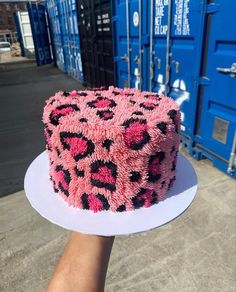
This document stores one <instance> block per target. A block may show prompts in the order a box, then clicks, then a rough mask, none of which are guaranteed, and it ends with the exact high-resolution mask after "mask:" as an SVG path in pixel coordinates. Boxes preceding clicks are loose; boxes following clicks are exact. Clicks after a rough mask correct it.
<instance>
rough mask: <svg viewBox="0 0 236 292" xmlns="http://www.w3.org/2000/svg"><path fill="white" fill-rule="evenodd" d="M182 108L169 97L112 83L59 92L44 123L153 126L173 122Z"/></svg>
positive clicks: (49, 102) (103, 127) (107, 126)
mask: <svg viewBox="0 0 236 292" xmlns="http://www.w3.org/2000/svg"><path fill="white" fill-rule="evenodd" d="M178 110H179V108H178V105H177V104H176V102H175V101H174V100H173V99H172V98H169V97H167V96H164V95H160V94H157V93H153V92H145V91H143V92H141V91H139V90H137V89H128V88H125V89H120V88H115V87H113V86H110V87H109V88H108V89H107V90H104V89H103V88H97V89H92V90H82V91H76V90H73V91H70V92H62V91H59V92H57V93H56V94H55V96H52V97H50V98H49V99H48V100H47V101H46V106H45V108H44V115H43V122H44V124H46V125H47V126H49V125H50V126H51V127H54V126H55V127H57V126H60V125H62V124H63V125H66V124H67V125H72V124H73V123H75V122H76V124H77V125H80V126H81V127H92V128H96V129H98V128H99V129H113V128H117V127H118V128H127V127H129V126H130V124H134V125H135V124H136V126H135V127H138V125H137V122H139V127H142V124H143V125H144V124H147V123H148V126H149V127H151V128H152V127H156V125H157V124H158V123H165V124H171V122H172V120H171V119H173V117H174V116H175V115H176V112H177V111H178Z"/></svg>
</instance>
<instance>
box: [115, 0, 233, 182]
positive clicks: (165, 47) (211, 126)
mask: <svg viewBox="0 0 236 292" xmlns="http://www.w3.org/2000/svg"><path fill="white" fill-rule="evenodd" d="M215 2H216V3H215ZM140 3H141V6H142V10H141V11H140V10H139V7H140ZM208 3H209V1H207V0H203V1H193V0H171V1H168V0H155V1H154V0H148V1H143V0H141V1H139V0H120V1H113V40H114V62H115V80H116V85H117V86H119V87H126V86H128V87H137V88H141V89H142V90H148V91H155V92H160V93H164V94H167V95H169V96H171V97H172V98H174V99H175V100H176V101H177V103H178V104H179V105H180V109H181V112H182V122H181V139H182V141H183V145H184V147H185V148H186V149H188V151H189V153H190V154H191V155H192V156H194V157H195V158H197V159H200V158H203V157H208V158H209V159H211V160H212V161H213V163H214V164H215V165H216V166H217V167H218V168H219V169H221V170H223V171H224V172H226V173H227V174H229V175H231V176H232V177H236V170H235V166H234V163H233V162H232V161H234V158H233V155H234V152H235V149H234V147H233V140H234V135H235V134H234V133H235V127H236V118H235V117H236V74H230V73H226V71H227V70H228V71H229V70H230V68H231V67H232V65H233V64H234V63H236V53H235V52H236V42H235V40H236V26H235V25H233V24H234V19H235V18H236V3H235V1H233V0H231V1H230V3H227V4H225V3H224V2H223V0H217V1H210V4H208ZM140 12H141V17H140ZM137 15H138V18H137ZM225 18H227V22H223V21H222V19H225ZM137 19H138V21H137ZM140 24H141V48H140V46H139V44H140V43H139V39H140V28H139V26H140ZM226 25H227V26H226ZM140 49H141V51H140ZM140 56H142V60H141V64H142V66H141V76H140V75H139V73H140V72H139V71H137V70H138V69H139V68H140V67H139V61H140ZM235 66H236V65H235ZM217 67H220V68H228V69H227V70H226V71H225V72H223V71H222V70H221V72H219V70H217ZM228 71H227V72H228ZM129 80H130V82H129ZM140 80H141V83H142V85H141V86H140V84H139V82H140ZM222 84H225V86H222ZM230 157H231V163H229V161H230Z"/></svg>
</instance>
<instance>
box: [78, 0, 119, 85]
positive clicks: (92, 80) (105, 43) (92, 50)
mask: <svg viewBox="0 0 236 292" xmlns="http://www.w3.org/2000/svg"><path fill="white" fill-rule="evenodd" d="M77 3H78V19H79V23H78V25H79V33H80V42H81V56H82V64H83V72H84V79H85V82H86V83H87V84H88V85H90V86H102V85H105V86H108V85H113V84H114V73H113V50H112V49H113V48H112V27H111V26H112V22H111V1H110V0H95V1H94V0H89V1H85V0H78V1H77Z"/></svg>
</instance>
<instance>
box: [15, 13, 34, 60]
mask: <svg viewBox="0 0 236 292" xmlns="http://www.w3.org/2000/svg"><path fill="white" fill-rule="evenodd" d="M15 20H16V26H17V33H18V37H19V41H20V45H21V51H22V56H32V55H34V51H35V48H34V42H33V37H32V30H31V26H30V18H29V13H28V12H27V11H17V12H16V14H15Z"/></svg>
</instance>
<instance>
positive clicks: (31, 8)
mask: <svg viewBox="0 0 236 292" xmlns="http://www.w3.org/2000/svg"><path fill="white" fill-rule="evenodd" d="M27 9H28V13H29V18H30V24H31V30H32V35H33V40H34V47H35V57H36V62H37V65H38V66H40V65H45V64H51V63H52V56H51V48H50V42H49V35H48V34H49V31H48V25H47V21H46V9H45V5H44V4H39V3H31V2H29V3H28V4H27Z"/></svg>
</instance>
